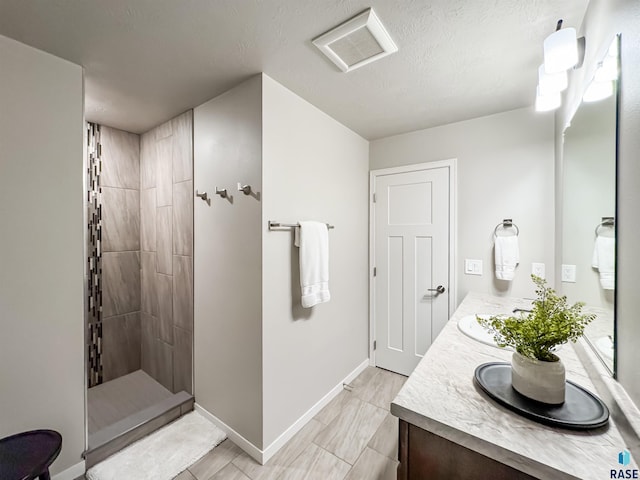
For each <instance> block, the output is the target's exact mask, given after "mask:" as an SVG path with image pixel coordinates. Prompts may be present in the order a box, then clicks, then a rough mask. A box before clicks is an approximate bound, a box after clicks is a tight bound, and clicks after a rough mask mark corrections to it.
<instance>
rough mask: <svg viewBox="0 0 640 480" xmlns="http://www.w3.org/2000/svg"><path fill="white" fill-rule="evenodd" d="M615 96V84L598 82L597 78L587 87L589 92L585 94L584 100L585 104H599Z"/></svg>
mask: <svg viewBox="0 0 640 480" xmlns="http://www.w3.org/2000/svg"><path fill="white" fill-rule="evenodd" d="M611 95H613V82H612V81H611V80H609V81H606V82H598V81H597V80H596V79H595V78H594V79H593V81H592V82H591V83H590V84H589V86H588V87H587V91H586V92H584V95H583V96H582V100H584V101H585V102H597V101H598V100H603V99H605V98H607V97H610V96H611Z"/></svg>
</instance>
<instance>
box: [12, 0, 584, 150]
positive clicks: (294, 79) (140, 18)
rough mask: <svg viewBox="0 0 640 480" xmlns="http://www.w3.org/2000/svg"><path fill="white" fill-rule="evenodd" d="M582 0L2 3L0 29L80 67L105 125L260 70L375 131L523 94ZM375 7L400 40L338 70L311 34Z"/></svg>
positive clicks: (156, 117)
mask: <svg viewBox="0 0 640 480" xmlns="http://www.w3.org/2000/svg"><path fill="white" fill-rule="evenodd" d="M587 3H588V0H562V1H559V0H526V1H525V0H435V1H427V0H394V1H392V0H370V1H369V2H365V1H359V0H353V1H349V0H180V1H178V0H129V1H126V0H104V1H96V0H93V1H92V0H0V34H2V35H5V36H8V37H11V38H14V39H16V40H18V41H21V42H23V43H26V44H29V45H32V46H34V47H36V48H39V49H41V50H45V51H47V52H50V53H53V54H54V55H57V56H59V57H62V58H65V59H67V60H69V61H71V62H74V63H77V64H80V65H82V66H84V68H85V79H86V80H85V90H86V111H87V119H89V120H92V121H96V122H99V123H102V124H105V125H110V126H113V127H117V128H121V129H124V130H128V131H132V132H137V133H140V132H144V131H147V130H149V129H150V128H152V127H153V126H155V125H157V124H159V123H161V122H163V121H164V120H167V119H168V118H171V117H173V116H174V115H176V114H178V113H180V112H183V111H184V110H187V109H188V108H192V107H195V106H197V105H199V104H201V103H203V102H205V101H207V100H209V99H210V98H213V97H214V96H216V95H219V94H220V93H222V92H224V91H226V90H228V89H229V88H231V87H233V86H234V85H236V84H237V83H239V82H241V81H242V80H245V79H246V78H249V77H250V76H252V75H254V74H256V73H258V72H265V73H266V74H267V75H269V76H271V77H272V78H273V79H275V80H276V81H278V82H280V83H282V84H283V85H285V86H286V87H288V88H289V89H291V90H292V91H294V92H295V93H297V94H298V95H300V96H301V97H303V98H305V99H306V100H308V101H309V102H311V103H312V104H314V105H316V106H317V107H319V108H320V109H321V110H323V111H325V112H327V113H328V114H329V115H331V116H332V117H334V118H335V119H337V120H338V121H340V122H341V123H343V124H345V125H346V126H348V127H349V128H351V129H353V130H354V131H356V132H358V133H359V134H360V135H362V136H363V137H365V138H368V139H375V138H380V137H384V136H388V135H393V134H396V133H401V132H407V131H411V130H416V129H420V128H427V127H431V126H435V125H442V124H445V123H450V122H455V121H460V120H465V119H469V118H474V117H479V116H483V115H488V114H492V113H496V112H501V111H505V110H511V109H514V108H520V107H525V106H530V105H532V104H533V99H534V95H535V86H536V81H537V79H536V75H537V67H538V65H539V64H540V63H541V62H542V41H543V39H544V38H545V36H547V35H548V34H549V33H551V32H552V31H553V29H554V27H555V24H556V21H557V20H558V19H559V18H564V20H565V26H575V27H579V26H580V23H581V21H582V17H583V15H584V12H585V10H586V7H587ZM370 6H372V7H374V9H375V11H376V13H377V14H378V16H379V17H380V19H381V20H382V22H383V23H384V24H385V25H386V27H387V29H388V31H389V33H390V34H391V36H392V37H393V39H394V40H395V42H396V44H397V45H398V47H399V51H398V52H397V53H395V54H393V55H390V56H388V57H386V58H383V59H382V60H380V61H378V62H374V63H372V64H370V65H367V66H365V67H362V68H360V69H357V70H355V71H353V72H349V73H346V74H345V73H341V72H340V71H339V70H338V69H337V67H335V66H334V65H333V64H332V63H330V61H329V60H327V59H326V58H325V57H323V56H322V55H321V54H320V52H319V51H318V50H317V49H316V48H315V47H314V46H313V45H312V43H311V39H313V38H314V37H316V36H318V35H319V34H321V33H324V32H325V31H326V30H329V29H330V28H332V27H334V26H335V25H337V24H338V23H341V22H342V21H344V20H346V19H348V18H350V17H352V16H353V15H355V14H357V13H359V12H361V11H363V10H364V9H366V8H368V7H370ZM0 68H1V66H0Z"/></svg>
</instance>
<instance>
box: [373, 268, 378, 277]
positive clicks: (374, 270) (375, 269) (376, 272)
mask: <svg viewBox="0 0 640 480" xmlns="http://www.w3.org/2000/svg"><path fill="white" fill-rule="evenodd" d="M377 274H378V269H377V268H376V267H373V276H374V277H375V276H376V275H377Z"/></svg>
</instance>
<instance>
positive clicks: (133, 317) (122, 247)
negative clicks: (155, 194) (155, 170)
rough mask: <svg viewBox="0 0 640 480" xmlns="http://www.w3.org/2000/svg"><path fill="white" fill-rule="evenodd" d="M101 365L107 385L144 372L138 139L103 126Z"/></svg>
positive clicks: (130, 134)
mask: <svg viewBox="0 0 640 480" xmlns="http://www.w3.org/2000/svg"><path fill="white" fill-rule="evenodd" d="M101 143H102V176H101V180H102V212H103V215H102V233H103V235H102V241H103V243H102V246H103V254H102V295H103V299H102V315H103V320H102V324H103V325H102V364H103V381H105V382H108V381H109V380H113V379H114V378H118V377H120V376H122V375H126V374H127V373H131V372H133V371H135V370H138V369H140V367H141V333H140V331H141V325H140V302H141V300H140V298H141V284H140V263H141V257H140V236H141V235H140V136H139V135H135V134H133V133H128V132H123V131H121V130H116V129H114V128H110V127H105V126H102V127H101Z"/></svg>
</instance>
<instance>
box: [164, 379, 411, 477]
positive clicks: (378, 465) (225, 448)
mask: <svg viewBox="0 0 640 480" xmlns="http://www.w3.org/2000/svg"><path fill="white" fill-rule="evenodd" d="M405 380H406V377H404V376H402V375H397V374H395V373H392V372H389V371H386V370H382V369H379V368H374V367H369V368H367V369H366V370H365V371H364V372H362V373H361V374H360V375H359V376H358V378H356V379H355V380H354V381H353V382H351V385H352V387H353V389H352V390H351V391H348V390H343V391H342V392H341V393H340V394H339V395H338V396H337V397H335V398H334V399H333V400H332V401H331V402H330V403H329V404H328V405H327V406H326V407H325V408H323V409H322V410H321V411H320V412H319V413H318V414H317V415H316V416H315V417H314V418H313V419H312V420H311V421H310V422H309V423H308V424H307V425H305V427H304V428H303V429H302V430H300V431H299V432H298V433H297V434H296V435H295V436H294V437H293V438H292V439H291V440H290V441H289V442H288V443H287V444H286V445H285V446H284V447H282V448H281V449H280V450H279V451H278V453H277V454H275V455H274V456H273V457H272V458H271V459H270V460H269V461H268V462H267V464H266V465H260V464H259V463H257V462H256V461H255V460H253V459H252V458H251V457H249V456H248V455H247V454H246V453H244V452H243V451H242V450H241V449H240V448H239V447H237V446H236V445H235V444H234V443H233V442H231V440H229V439H227V440H225V441H224V442H222V443H221V444H220V445H219V446H218V447H216V448H215V449H213V450H212V451H211V452H209V453H208V454H206V455H205V456H204V457H202V458H201V459H200V460H199V461H197V462H196V463H194V464H193V465H191V466H190V467H189V468H188V469H187V470H185V471H184V472H182V473H181V474H180V475H178V476H177V477H175V479H174V480H298V479H308V480H315V479H317V480H395V478H396V468H397V466H398V462H397V452H398V419H397V418H396V417H394V416H392V415H391V414H390V413H389V404H390V402H391V400H393V398H394V397H395V396H396V394H397V393H398V391H399V390H400V388H401V387H402V385H403V384H404V381H405Z"/></svg>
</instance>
